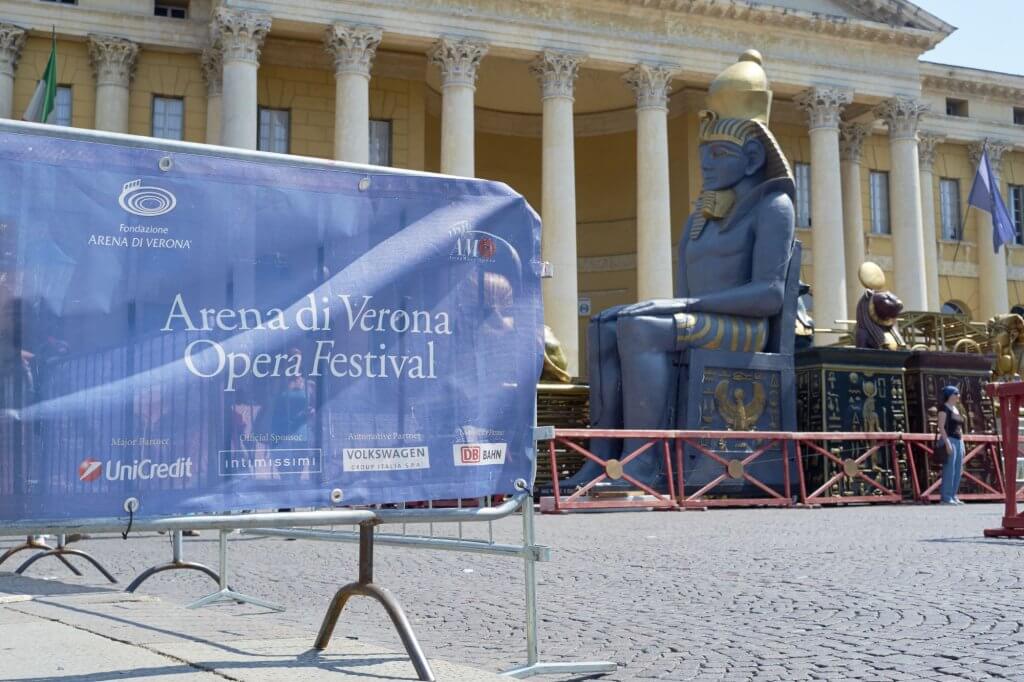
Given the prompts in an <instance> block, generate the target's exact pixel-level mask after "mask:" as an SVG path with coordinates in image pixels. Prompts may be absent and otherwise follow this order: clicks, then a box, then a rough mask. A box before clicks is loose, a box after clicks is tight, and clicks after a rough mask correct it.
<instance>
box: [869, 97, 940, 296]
mask: <svg viewBox="0 0 1024 682" xmlns="http://www.w3.org/2000/svg"><path fill="white" fill-rule="evenodd" d="M927 110H928V106H927V105H926V104H923V103H921V102H920V101H918V100H916V99H913V98H911V97H894V98H892V99H888V100H885V101H884V102H882V103H881V104H879V105H878V107H877V108H876V109H875V112H876V114H877V115H878V117H879V118H881V119H883V120H884V121H885V122H886V124H888V126H889V150H890V156H891V157H892V161H891V164H892V175H891V178H890V180H891V182H890V190H889V194H890V196H889V206H890V209H891V211H892V220H891V222H892V252H893V268H894V269H895V276H894V277H893V279H894V280H895V281H894V282H893V285H892V290H893V292H895V293H896V295H897V296H899V297H900V298H901V299H903V303H904V305H905V306H906V309H907V310H924V309H926V308H927V306H928V285H927V279H926V273H925V265H924V263H925V256H924V225H923V218H922V217H921V169H920V165H919V164H920V160H919V159H918V153H917V125H918V123H919V121H920V120H921V115H922V114H923V113H924V112H926V111H927Z"/></svg>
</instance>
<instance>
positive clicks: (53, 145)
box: [0, 132, 543, 521]
mask: <svg viewBox="0 0 1024 682" xmlns="http://www.w3.org/2000/svg"><path fill="white" fill-rule="evenodd" d="M539 260H540V224H539V221H538V219H537V216H536V214H535V213H534V212H533V211H532V209H531V208H530V207H529V205H527V203H526V202H525V201H524V199H523V198H522V197H521V196H519V195H518V194H516V193H515V192H513V191H512V190H510V189H509V188H508V187H506V186H505V185H502V184H500V183H493V182H485V181H476V180H464V179H454V178H446V177H440V176H429V175H425V174H416V173H403V172H400V171H395V172H389V171H386V170H384V169H379V170H378V169H353V168H342V167H332V166H330V165H328V164H323V165H318V164H314V163H298V162H296V163H289V162H288V161H284V160H281V159H280V157H278V158H276V159H264V158H258V157H252V158H242V157H230V156H224V155H221V156H216V155H209V154H207V153H201V152H200V151H199V150H194V149H193V150H189V149H188V148H187V147H178V148H175V147H174V146H173V145H171V146H168V147H165V148H158V147H157V145H156V144H155V143H154V145H153V147H151V148H144V147H131V146H122V145H118V144H110V143H105V142H100V141H95V140H92V141H90V140H82V139H59V138H55V137H50V136H47V135H43V134H38V133H21V132H16V133H12V132H3V133H0V408H2V409H0V521H4V520H22V521H24V520H35V519H39V520H43V519H46V520H51V519H62V518H69V519H83V518H97V517H112V516H120V515H123V513H124V512H123V505H124V502H125V500H126V499H127V498H130V497H134V498H137V499H138V500H139V502H140V508H139V510H138V514H140V515H143V516H155V515H167V514H180V513H192V512H221V511H230V510H242V509H275V508H280V507H328V506H331V503H332V498H331V495H332V491H340V499H338V497H337V496H338V494H339V493H337V492H335V496H336V497H335V502H340V504H341V505H363V504H375V503H392V502H402V501H413V500H429V499H433V500H436V499H453V498H472V497H480V496H484V495H490V494H498V493H510V492H513V491H514V489H515V482H516V480H517V479H524V480H527V481H531V475H532V471H533V462H534V459H535V452H534V443H533V441H532V438H533V432H532V429H533V423H534V417H533V411H534V396H535V391H536V384H537V378H538V376H539V374H540V370H541V363H542V357H543V355H542V353H543V347H542V331H541V330H542V319H543V313H542V309H541V301H540V280H539V268H538V263H539Z"/></svg>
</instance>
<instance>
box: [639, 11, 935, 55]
mask: <svg viewBox="0 0 1024 682" xmlns="http://www.w3.org/2000/svg"><path fill="white" fill-rule="evenodd" d="M622 2H624V3H625V4H628V5H633V6H636V7H643V8H647V9H658V10H671V11H675V12H683V13H686V14H692V15H697V16H705V17H711V18H716V19H726V20H731V21H739V22H744V23H754V24H758V25H760V26H764V27H766V28H785V29H791V30H796V31H808V32H811V33H819V34H823V35H827V36H834V37H837V38H849V39H852V40H866V41H870V42H879V43H885V44H886V45H898V46H900V47H907V48H914V49H918V50H921V51H922V52H924V51H927V50H930V49H932V48H933V47H935V46H936V45H938V44H939V43H940V42H941V41H942V40H943V39H945V38H946V37H947V36H948V35H949V34H950V33H951V32H952V31H953V27H952V26H949V25H948V24H946V23H944V22H941V21H939V20H937V19H935V17H932V16H931V15H927V17H929V18H930V19H931V20H934V21H931V22H927V21H922V23H930V24H931V25H934V26H935V28H932V29H918V28H910V27H907V26H903V25H896V24H894V23H888V22H887V21H882V20H880V21H865V20H862V19H851V18H849V17H838V16H834V15H829V14H819V13H816V12H808V11H804V10H797V9H792V8H789V7H777V6H773V5H761V4H755V3H751V2H747V1H746V0H622ZM844 4H846V5H849V6H851V7H854V8H855V9H859V10H860V11H862V12H866V13H867V14H868V15H869V16H870V15H872V14H874V15H878V12H879V11H880V10H882V9H883V8H884V7H894V6H895V5H898V4H900V3H897V2H895V0H845V1H844ZM904 4H905V5H909V3H904ZM890 11H892V10H890ZM921 12H922V15H926V14H927V13H925V12H923V10H922V11H921ZM897 15H899V16H902V14H899V13H896V14H894V15H893V16H897ZM923 19H924V16H922V20H923ZM936 22H937V23H936Z"/></svg>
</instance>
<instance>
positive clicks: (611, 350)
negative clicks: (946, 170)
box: [570, 50, 796, 485]
mask: <svg viewBox="0 0 1024 682" xmlns="http://www.w3.org/2000/svg"><path fill="white" fill-rule="evenodd" d="M771 101H772V92H771V90H770V89H769V88H768V79H767V76H766V74H765V71H764V69H763V68H762V59H761V55H760V54H759V53H758V52H756V51H754V50H749V51H747V52H746V53H744V54H743V55H742V56H741V57H740V59H739V61H737V62H736V63H735V64H733V65H732V66H730V67H728V68H727V69H725V70H724V71H723V72H722V73H721V74H719V75H718V77H717V78H715V80H714V81H713V82H712V83H711V86H710V88H709V91H708V95H707V100H706V105H707V109H706V110H704V111H701V112H700V117H699V118H700V130H699V140H700V147H699V154H700V168H701V175H702V179H703V188H702V192H701V195H700V197H699V199H698V202H697V205H696V207H695V210H694V212H693V213H692V214H691V215H690V216H689V218H688V219H687V222H686V226H685V228H684V230H683V232H682V235H681V237H680V241H679V254H678V255H679V258H678V266H677V268H678V269H677V271H676V273H675V287H674V289H675V291H674V297H673V298H667V299H657V300H650V301H641V302H639V303H636V304H633V305H626V306H618V307H614V308H609V309H607V310H604V311H603V312H601V313H600V314H598V315H597V316H595V317H594V318H592V319H591V321H590V328H589V334H588V339H587V340H588V349H587V350H588V364H589V369H590V381H591V384H590V405H591V408H590V409H591V425H592V427H593V428H600V429H612V428H627V429H655V428H667V427H674V426H675V424H672V423H671V422H672V420H673V417H672V415H673V413H674V408H675V406H676V400H677V395H676V394H677V387H678V381H679V372H680V371H684V372H685V371H687V370H686V368H685V367H680V362H681V360H680V358H681V357H682V356H681V351H686V350H688V349H718V350H722V351H732V352H741V353H748V354H752V353H757V352H761V351H763V350H765V348H766V344H767V342H768V337H769V319H771V318H773V317H775V316H777V315H779V314H780V311H781V310H782V306H783V300H784V296H785V290H786V278H787V274H788V272H789V265H790V260H791V257H792V254H793V245H794V241H793V235H794V231H793V227H794V211H793V197H794V195H795V188H794V183H793V176H792V172H791V171H790V168H789V164H788V163H787V161H786V159H785V157H784V156H783V154H782V150H781V149H780V148H779V144H778V142H777V141H776V140H775V138H774V136H773V135H772V133H771V131H769V129H768V116H769V111H770V108H771ZM795 293H796V292H794V297H795ZM791 324H792V323H791ZM790 333H792V330H790ZM631 445H632V444H630V443H629V442H627V445H626V447H627V450H626V452H629V451H631V450H632V449H633V447H631ZM592 446H593V448H594V451H595V453H596V454H598V456H599V457H601V458H604V459H608V458H618V457H619V456H620V455H621V454H622V444H621V441H612V440H610V439H609V440H602V441H600V442H597V443H592ZM657 459H658V458H654V457H646V458H637V459H636V460H633V461H631V462H630V463H629V464H627V465H626V466H625V473H626V474H628V475H630V476H632V477H634V478H636V479H638V480H640V481H641V482H644V483H647V484H648V485H655V484H660V483H661V479H663V472H662V471H661V470H660V464H659V463H658V462H657V461H656V460H657ZM598 473H600V468H599V467H598V465H596V464H595V463H593V462H588V463H587V465H586V466H585V467H584V469H583V470H582V471H580V472H579V474H577V476H576V477H574V479H572V481H570V483H579V482H582V481H585V480H590V479H592V478H593V477H594V476H596V475H597V474H598Z"/></svg>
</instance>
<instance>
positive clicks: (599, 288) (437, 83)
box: [0, 0, 1024, 374]
mask: <svg viewBox="0 0 1024 682" xmlns="http://www.w3.org/2000/svg"><path fill="white" fill-rule="evenodd" d="M51 27H52V30H55V31H56V36H57V42H58V47H57V53H58V80H59V82H60V86H61V87H60V88H59V90H58V96H57V110H56V122H57V123H59V124H63V125H73V126H78V127H83V128H96V129H101V130H109V131H116V132H126V133H131V134H136V135H152V136H157V137H167V138H174V139H183V140H188V141H193V142H208V143H214V144H224V145H228V146H236V147H243V148H259V149H265V150H269V151H276V152H282V153H289V154H301V155H306V156H314V157H321V158H334V159H338V160H342V161H348V162H355V163H375V164H380V165H393V166H396V167H401V168H409V169H416V170H427V171H438V172H442V173H450V174H456V175H467V176H477V177H483V178H488V179H494V180H501V181H504V182H507V183H508V184H509V185H511V186H512V187H514V188H515V189H517V190H518V191H520V192H521V193H523V194H524V195H525V196H526V198H527V199H528V200H529V201H530V202H531V203H532V204H533V205H534V206H535V207H536V208H537V209H538V210H539V212H540V213H541V215H542V218H543V221H544V253H545V258H546V260H548V261H550V262H551V263H552V264H553V265H554V273H555V276H554V277H553V278H552V279H550V280H546V281H545V285H544V286H545V292H544V293H545V296H544V299H545V310H546V318H547V320H548V323H549V324H550V325H551V326H552V328H553V329H554V330H555V332H556V334H557V335H558V336H559V337H560V339H561V340H562V342H563V344H564V345H565V346H566V351H567V355H568V357H569V358H570V363H571V370H572V372H573V373H574V374H581V373H584V372H585V368H584V367H583V366H582V365H584V364H585V362H583V360H582V359H583V357H584V354H583V353H582V352H581V351H582V348H584V347H585V339H584V334H585V333H586V320H587V314H588V311H597V310H600V309H602V308H605V307H608V306H611V305H615V304H621V303H628V302H632V301H636V300H639V299H644V298H655V297H668V296H671V293H672V271H673V253H674V251H675V248H674V245H675V244H676V242H677V240H678V239H679V237H680V234H681V233H682V227H683V223H684V222H685V220H686V216H687V214H688V213H689V211H690V210H691V207H692V206H693V203H694V201H695V200H696V198H697V196H698V194H699V192H700V167H699V160H698V154H697V113H698V112H699V110H700V109H701V108H702V105H703V98H704V93H705V91H706V87H707V85H708V83H710V81H711V79H712V78H713V77H714V76H715V75H716V74H717V73H719V72H720V71H721V70H722V69H723V68H724V67H725V66H727V65H729V64H731V63H733V62H734V61H735V60H736V58H737V56H738V55H739V54H740V53H742V52H743V51H744V50H747V49H750V48H754V49H757V50H758V51H760V52H761V53H762V54H763V56H764V66H765V69H766V70H767V72H768V75H769V78H770V79H771V83H772V88H773V89H774V91H775V102H774V106H773V110H772V120H771V128H772V130H773V131H774V132H775V134H776V136H777V137H778V139H779V141H780V143H781V144H782V147H783V149H784V151H785V153H786V155H787V156H788V157H789V159H790V161H791V162H792V163H793V166H794V173H795V175H796V178H797V184H798V201H797V217H798V230H797V232H798V236H799V239H800V240H801V241H802V242H803V243H804V260H803V277H804V279H805V281H808V282H810V283H811V284H812V286H813V287H814V309H815V317H816V320H817V322H818V324H819V326H823V327H841V325H839V324H837V323H836V322H835V321H839V320H846V319H849V318H850V317H851V316H852V315H853V312H854V304H855V301H856V299H857V298H858V296H859V294H860V290H861V287H860V284H859V283H858V282H857V276H856V272H857V268H858V266H859V265H860V263H861V262H862V261H863V260H865V259H870V260H873V261H875V262H877V263H878V264H879V265H881V266H882V268H883V269H884V270H885V271H886V274H887V277H888V281H889V284H890V286H891V287H892V289H893V290H894V291H896V292H897V293H898V294H899V295H900V296H901V297H902V298H903V300H904V302H905V304H906V307H907V309H908V310H934V311H938V310H941V309H946V310H949V311H959V312H963V313H965V314H967V315H969V316H971V317H972V318H974V319H977V320H985V319H987V318H988V317H990V316H992V315H995V314H998V313H1003V312H1007V311H1009V310H1010V308H1011V306H1013V305H1018V304H1024V77H1022V76H1012V75H1006V74H1000V73H992V72H987V71H979V70H974V69H967V68H961V67H954V66H946V65H941V64H933V63H928V62H922V61H920V56H921V55H922V54H923V53H924V52H926V51H928V50H929V49H931V48H932V47H934V46H935V45H936V44H938V43H939V42H940V41H942V40H943V39H945V38H946V37H947V36H948V35H949V34H950V33H951V32H952V31H953V30H955V29H954V28H953V27H952V26H950V25H948V24H946V23H945V22H943V21H942V20H941V19H939V18H938V17H935V16H932V15H930V14H928V13H927V12H924V11H923V10H921V9H920V8H918V7H917V6H915V5H914V4H913V3H911V2H908V1H906V0H765V1H763V2H762V1H760V0H754V1H753V2H751V1H749V0H743V1H742V2H741V1H739V0H733V1H730V0H516V1H515V2H509V1H508V0H358V1H356V0H245V1H244V2H242V1H239V0H0V117H15V118H20V117H21V115H22V113H23V112H24V110H25V108H26V107H27V106H28V103H29V100H30V98H31V96H32V92H33V90H34V88H35V85H36V82H37V81H38V79H39V78H40V77H41V75H42V73H43V70H44V68H45V64H46V60H47V58H48V56H49V50H50V35H51ZM983 148H985V149H987V150H988V155H989V158H990V160H991V163H992V165H993V168H994V169H995V172H996V173H997V174H998V176H999V181H1000V187H1001V189H1002V192H1003V196H1004V198H1006V201H1007V204H1008V206H1009V208H1010V212H1011V214H1012V215H1013V216H1014V219H1015V221H1016V226H1017V232H1018V238H1017V241H1018V244H1016V245H1012V246H1010V247H1009V248H1007V249H1003V250H1002V251H1001V252H1000V253H999V254H995V253H993V249H992V237H991V226H990V222H989V217H988V215H987V214H984V213H981V212H980V211H977V210H971V211H970V212H967V211H966V208H967V196H968V193H969V191H970V188H971V182H972V180H973V177H974V174H975V170H976V167H977V163H978V159H979V158H980V155H981V151H982V149H983ZM965 214H966V220H965ZM828 339H829V337H828V335H825V339H824V340H828ZM581 370H582V371H581Z"/></svg>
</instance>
